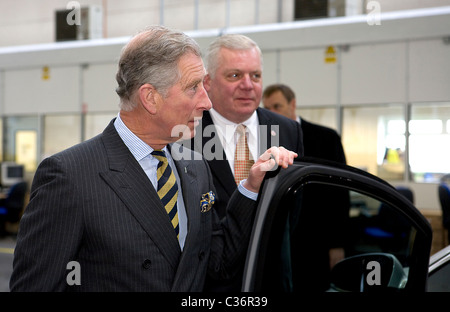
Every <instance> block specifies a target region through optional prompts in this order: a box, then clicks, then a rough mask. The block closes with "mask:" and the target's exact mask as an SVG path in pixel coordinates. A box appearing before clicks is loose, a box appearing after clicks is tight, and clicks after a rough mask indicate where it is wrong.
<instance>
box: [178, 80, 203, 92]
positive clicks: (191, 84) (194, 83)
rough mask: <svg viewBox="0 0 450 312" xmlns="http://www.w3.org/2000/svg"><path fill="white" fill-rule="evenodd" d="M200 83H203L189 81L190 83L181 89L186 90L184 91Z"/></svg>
mask: <svg viewBox="0 0 450 312" xmlns="http://www.w3.org/2000/svg"><path fill="white" fill-rule="evenodd" d="M202 81H203V79H195V80H192V81H190V82H188V83H186V84H182V87H183V89H184V90H186V89H189V88H190V87H193V86H196V85H198V84H199V83H200V82H202Z"/></svg>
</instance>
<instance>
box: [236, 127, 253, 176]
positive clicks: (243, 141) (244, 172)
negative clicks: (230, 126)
mask: <svg viewBox="0 0 450 312" xmlns="http://www.w3.org/2000/svg"><path fill="white" fill-rule="evenodd" d="M245 128H246V127H245V126H244V125H242V124H241V125H239V126H237V128H236V134H237V136H238V141H237V144H236V152H235V153H234V180H235V181H236V184H239V182H240V181H242V180H244V179H247V178H248V174H249V172H250V168H251V167H252V165H253V163H254V161H253V157H252V156H251V154H250V151H249V149H248V144H247V136H246V134H245Z"/></svg>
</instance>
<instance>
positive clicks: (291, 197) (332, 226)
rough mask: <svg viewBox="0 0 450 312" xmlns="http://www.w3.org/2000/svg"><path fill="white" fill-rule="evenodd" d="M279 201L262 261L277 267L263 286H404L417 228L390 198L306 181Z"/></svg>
mask: <svg viewBox="0 0 450 312" xmlns="http://www.w3.org/2000/svg"><path fill="white" fill-rule="evenodd" d="M279 206H280V207H283V209H279V210H278V212H277V215H276V216H275V218H274V222H273V223H272V231H271V236H270V241H269V247H268V250H269V251H270V252H268V253H267V256H266V265H265V267H266V268H267V267H269V268H277V269H273V270H271V272H267V273H266V274H265V278H264V281H263V289H266V290H280V291H289V292H291V291H294V292H316V291H319V292H320V291H342V290H345V291H367V289H370V287H368V286H379V287H378V288H377V289H379V288H380V287H384V288H385V289H386V288H389V289H402V288H404V287H405V285H406V282H407V278H408V274H409V266H410V260H411V252H412V247H413V246H414V239H415V234H416V230H415V228H414V227H413V226H412V225H411V224H410V222H409V220H408V219H407V218H406V217H405V216H403V215H401V214H400V213H399V212H398V211H397V210H396V209H394V208H393V207H391V206H390V205H389V204H387V203H385V202H383V201H380V200H378V199H375V198H373V197H371V196H367V195H364V194H363V193H360V192H357V191H352V190H348V189H346V188H343V187H340V186H337V185H329V184H321V183H307V184H301V185H299V186H298V187H292V188H291V190H290V191H289V194H288V195H286V196H284V197H283V199H282V200H281V202H280V204H279ZM336 263H338V264H336ZM369 263H370V266H369ZM377 264H378V266H377ZM377 274H378V275H377Z"/></svg>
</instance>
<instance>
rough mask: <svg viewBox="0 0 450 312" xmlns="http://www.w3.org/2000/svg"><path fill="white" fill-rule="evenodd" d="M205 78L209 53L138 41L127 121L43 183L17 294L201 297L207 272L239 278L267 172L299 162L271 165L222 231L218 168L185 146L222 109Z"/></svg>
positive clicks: (163, 34) (54, 162)
mask: <svg viewBox="0 0 450 312" xmlns="http://www.w3.org/2000/svg"><path fill="white" fill-rule="evenodd" d="M204 76H205V69H204V67H203V62H202V58H201V54H200V49H199V47H198V45H197V44H196V43H195V41H194V40H193V39H192V38H190V37H188V36H186V35H185V34H183V33H180V32H175V31H172V30H170V29H168V28H166V27H162V26H154V27H150V28H149V29H147V30H145V31H143V32H140V33H139V34H137V35H136V36H135V37H133V38H132V39H131V40H130V42H129V43H128V44H127V45H126V46H125V47H124V49H123V51H122V54H121V57H120V60H119V69H118V72H117V75H116V79H117V82H118V88H117V93H118V95H119V96H120V112H119V114H118V116H117V118H115V119H114V120H113V121H112V122H111V123H110V124H109V125H108V126H107V127H106V129H105V130H104V132H103V133H102V134H100V135H98V136H96V137H95V138H93V139H91V140H88V141H86V142H83V143H81V144H79V145H76V146H74V147H72V148H69V149H67V150H65V151H63V152H61V153H58V154H56V155H53V156H51V157H49V158H47V159H45V160H44V161H43V162H42V163H41V164H40V166H39V168H38V170H37V172H36V175H35V178H34V181H33V185H32V193H31V198H30V203H29V205H28V207H27V208H26V210H25V214H24V216H23V218H22V221H21V224H20V231H19V234H18V240H17V246H16V250H15V255H14V268H13V273H12V276H11V280H10V287H11V290H12V291H201V290H202V289H203V284H204V281H205V277H206V275H207V273H209V274H212V275H214V276H216V277H217V278H227V277H229V275H230V274H232V272H233V271H234V268H235V267H236V263H237V262H238V260H239V259H241V258H242V257H243V255H245V249H246V247H247V243H248V240H249V236H250V230H251V224H252V219H253V216H254V212H255V201H254V199H255V196H257V192H258V189H259V187H260V184H261V182H262V179H263V177H264V174H265V170H268V169H269V168H270V167H271V166H274V165H277V164H278V165H281V166H283V167H286V166H288V165H289V164H290V163H292V161H293V158H294V157H295V153H292V152H289V151H287V150H285V149H282V148H280V149H270V150H268V151H267V152H266V153H265V154H264V155H263V156H262V157H260V158H259V159H258V161H257V162H256V163H255V164H254V165H253V166H252V168H251V173H250V176H249V177H248V179H247V180H245V181H243V182H242V183H241V184H240V186H239V189H238V191H236V192H235V193H234V194H233V195H232V198H231V200H230V206H229V209H228V210H227V214H226V218H224V219H222V220H220V221H219V219H218V218H217V216H216V213H215V210H214V208H211V207H214V193H215V192H216V191H215V189H214V185H213V183H212V175H211V172H210V170H209V168H208V165H207V163H206V162H205V161H204V160H203V159H201V157H200V158H199V157H197V156H196V155H194V154H193V153H191V152H189V151H186V150H184V149H183V147H180V146H179V145H177V144H176V143H174V142H175V141H177V140H178V139H180V137H181V136H183V135H185V136H188V137H190V136H193V134H194V128H195V126H196V124H197V123H198V119H200V118H201V116H202V113H203V111H205V110H208V109H209V108H210V106H211V103H210V101H209V98H208V96H207V94H206V91H205V89H204V87H203V78H204ZM174 129H176V130H175V131H174ZM269 154H272V155H274V156H275V161H274V160H272V159H271V158H272V157H269V156H270V155H269ZM195 159H198V160H195ZM213 229H214V231H213ZM77 275H78V276H77Z"/></svg>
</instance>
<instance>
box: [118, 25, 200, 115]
mask: <svg viewBox="0 0 450 312" xmlns="http://www.w3.org/2000/svg"><path fill="white" fill-rule="evenodd" d="M186 53H194V54H195V55H197V56H199V57H201V50H200V47H199V46H198V44H197V43H196V42H195V40H194V39H192V38H191V37H189V36H188V35H186V34H184V33H182V32H179V31H174V30H171V29H169V28H167V27H164V26H151V27H148V28H146V29H145V30H143V31H141V32H139V33H138V34H137V35H136V36H134V37H133V38H132V39H131V40H130V42H128V43H127V44H126V45H125V46H124V47H123V49H122V52H121V56H120V59H119V68H118V71H117V74H116V80H117V83H118V87H117V88H116V92H117V94H118V95H119V97H120V105H119V107H120V109H123V110H126V111H131V110H133V109H134V107H135V106H136V104H137V103H136V102H135V101H133V95H134V93H135V91H136V90H137V89H139V87H140V86H142V85H144V84H146V83H149V84H151V85H152V86H153V87H155V89H156V90H157V91H158V92H160V93H161V94H162V96H163V97H165V96H166V95H167V91H168V89H169V88H170V87H172V86H173V85H175V84H176V83H177V82H178V81H179V79H180V78H181V74H180V72H179V71H178V61H179V60H180V58H181V57H182V56H183V55H185V54H186Z"/></svg>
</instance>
